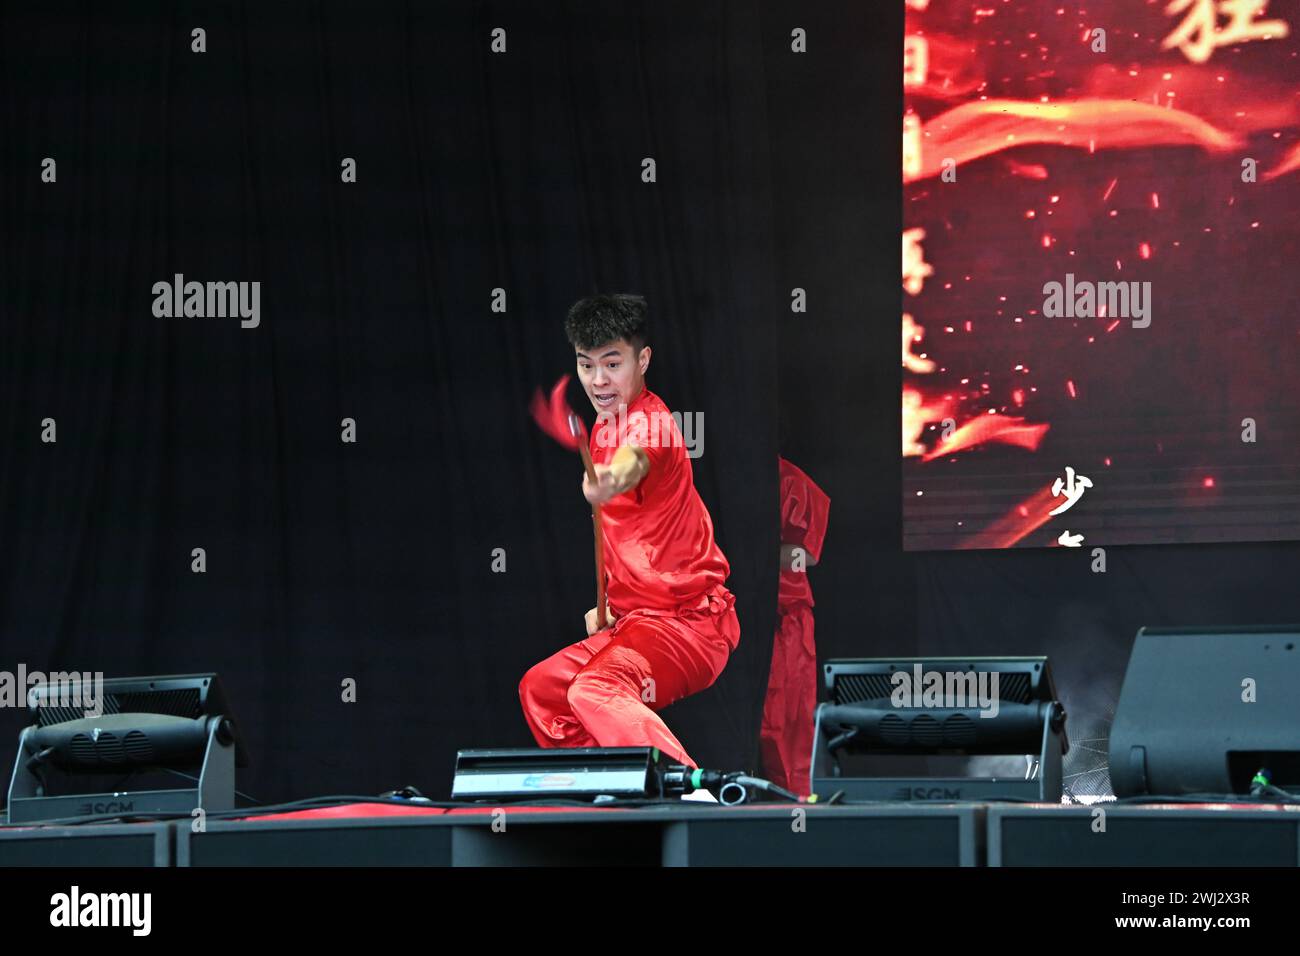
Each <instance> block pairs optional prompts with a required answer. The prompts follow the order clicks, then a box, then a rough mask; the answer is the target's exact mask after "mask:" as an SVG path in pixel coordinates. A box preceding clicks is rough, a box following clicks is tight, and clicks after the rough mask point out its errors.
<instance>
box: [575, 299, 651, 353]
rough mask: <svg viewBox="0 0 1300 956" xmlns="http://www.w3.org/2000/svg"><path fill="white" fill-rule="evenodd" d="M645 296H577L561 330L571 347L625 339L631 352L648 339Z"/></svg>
mask: <svg viewBox="0 0 1300 956" xmlns="http://www.w3.org/2000/svg"><path fill="white" fill-rule="evenodd" d="M646 311H647V307H646V302H645V298H644V297H642V296H639V295H626V294H622V293H619V294H615V295H591V296H587V298H585V299H579V300H578V301H577V302H575V303H573V306H572V307H571V308H570V309H569V315H568V317H567V318H566V319H565V320H564V334H565V335H567V336H568V337H569V341H570V342H571V343H572V344H573V346H574V347H575V348H579V349H584V350H590V349H596V348H599V347H600V346H602V345H604V344H606V343H607V342H615V341H617V340H619V339H626V340H627V341H628V342H629V343H631V345H632V353H633V354H634V355H635V354H636V353H638V352H640V351H641V350H642V349H643V348H645V346H646V344H647V343H648V342H649V340H650V336H649V328H648V321H647V319H646Z"/></svg>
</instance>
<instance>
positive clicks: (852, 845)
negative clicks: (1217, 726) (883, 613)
mask: <svg viewBox="0 0 1300 956" xmlns="http://www.w3.org/2000/svg"><path fill="white" fill-rule="evenodd" d="M196 825H197V824H196V823H194V822H192V821H190V820H188V819H186V820H178V821H173V822H156V823H154V822H148V823H145V822H141V823H113V824H94V825H85V826H76V827H70V826H50V827H40V826H31V827H12V828H3V829H0V866H40V865H53V866H193V867H207V866H284V865H290V866H388V865H396V866H546V865H565V866H573V865H579V866H582V865H591V866H652V867H653V866H941V867H942V866H961V867H1010V866H1161V867H1259V866H1273V867H1295V866H1297V865H1300V806H1297V805H1272V804H1268V805H1261V804H1255V803H1203V804H1188V803H1171V804H1140V805H1134V804H1118V803H1113V802H1110V803H1098V804H1094V805H1091V806H1079V805H1069V806H1063V805H1058V804H1005V803H1003V804H986V803H962V804H955V803H953V804H917V803H888V804H884V803H882V804H869V805H835V806H819V805H815V804H814V805H802V804H799V805H796V804H778V803H756V804H746V805H742V806H737V807H724V806H719V805H716V804H699V803H683V802H681V801H666V802H664V803H659V804H652V805H641V806H635V807H581V806H571V805H564V806H555V805H549V806H527V805H520V804H503V805H498V806H493V805H488V804H484V805H481V806H457V807H450V806H437V807H421V806H411V805H394V804H388V803H365V802H361V803H349V804H343V805H339V806H331V807H322V808H314V809H305V810H297V811H293V812H286V813H276V814H270V815H261V816H256V817H248V818H243V819H222V820H209V821H208V822H207V823H206V825H204V826H203V827H202V829H201V832H195V829H196Z"/></svg>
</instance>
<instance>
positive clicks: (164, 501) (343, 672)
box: [0, 0, 1300, 800]
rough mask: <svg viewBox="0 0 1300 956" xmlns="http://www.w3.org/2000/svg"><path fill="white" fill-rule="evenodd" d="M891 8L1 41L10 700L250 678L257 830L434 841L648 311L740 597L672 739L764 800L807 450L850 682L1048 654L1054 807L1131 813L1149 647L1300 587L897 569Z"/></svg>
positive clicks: (419, 10) (31, 20)
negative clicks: (764, 760) (130, 677)
mask: <svg viewBox="0 0 1300 956" xmlns="http://www.w3.org/2000/svg"><path fill="white" fill-rule="evenodd" d="M893 7H894V5H892V4H891V5H886V7H878V6H876V5H861V4H849V3H797V4H796V3H775V2H774V3H768V4H764V5H762V6H761V7H756V6H751V5H749V4H742V3H728V2H721V0H715V2H707V0H705V2H696V3H691V4H680V3H672V4H656V5H644V6H643V7H641V6H635V5H631V4H628V5H624V4H618V3H599V4H597V3H591V4H572V3H567V4H566V3H555V4H547V5H545V6H544V7H533V6H530V5H525V4H504V3H494V4H469V3H454V4H452V3H440V4H407V5H403V6H390V5H383V4H380V5H374V4H367V5H365V6H360V5H357V6H350V5H345V4H276V5H274V6H273V7H271V6H270V5H243V6H233V5H224V4H184V3H182V4H170V5H162V4H148V5H147V4H132V5H130V6H129V7H120V8H119V7H115V8H111V9H109V8H104V7H102V6H89V5H77V6H74V5H58V4H47V5H43V6H42V7H41V8H40V10H39V11H33V10H29V9H26V8H24V9H18V10H15V9H14V8H12V7H6V8H5V12H4V14H3V19H2V20H0V52H2V53H3V60H2V62H0V69H2V70H3V73H2V74H0V78H2V80H3V82H2V83H0V109H2V110H3V112H2V113H0V122H2V123H3V136H0V162H2V163H3V167H2V168H0V203H2V204H3V205H2V206H0V229H2V230H3V235H4V243H5V245H4V255H3V256H0V280H2V282H3V285H2V286H0V288H2V289H3V300H2V301H0V309H2V310H3V312H2V315H3V347H2V348H0V400H2V402H0V438H2V439H3V446H2V447H3V454H2V455H0V547H2V548H3V554H2V556H0V560H2V561H3V565H2V566H0V569H2V571H3V590H0V601H2V602H3V603H2V604H0V669H4V670H11V671H12V670H14V669H16V668H17V666H18V664H19V663H23V664H25V665H26V666H27V667H28V668H29V669H42V670H50V669H68V670H71V669H75V670H103V671H104V672H105V673H106V674H109V675H123V674H151V673H169V672H185V671H197V670H215V671H218V672H220V673H221V674H222V676H223V678H224V679H225V682H226V684H227V689H228V691H229V694H230V696H231V698H232V700H233V701H234V705H235V707H236V708H237V711H236V713H237V716H238V717H239V719H240V721H241V723H242V724H243V726H244V729H245V732H246V734H247V737H248V741H249V747H250V751H251V752H252V756H253V760H254V764H253V766H252V767H251V768H250V771H249V772H248V774H246V775H245V776H244V777H243V778H242V779H241V789H244V790H246V791H248V792H250V793H252V794H253V795H254V796H256V797H258V798H260V799H263V800H272V799H282V798H293V797H303V796H307V795H312V794H321V793H333V792H355V791H359V792H362V793H373V792H378V791H379V790H381V789H386V788H389V787H392V786H397V785H401V784H405V783H412V784H415V785H416V786H420V787H421V788H422V789H424V790H425V791H426V792H427V793H430V794H431V795H436V796H445V794H446V792H447V789H448V786H449V776H450V771H451V766H452V759H453V754H454V751H455V750H456V748H458V747H468V746H476V747H477V746H514V745H531V743H532V740H531V737H530V736H529V735H528V732H527V730H526V728H525V727H524V724H523V720H522V717H521V716H520V713H519V707H518V701H517V697H516V686H517V682H518V679H519V677H520V676H521V675H522V673H523V672H524V670H525V669H526V668H527V667H528V666H529V665H531V664H532V663H533V662H535V661H537V660H539V659H541V658H542V657H543V656H545V655H547V654H549V653H551V652H553V651H554V650H556V649H558V648H559V647H561V646H562V645H564V644H566V643H569V642H572V641H573V640H577V639H578V638H579V637H581V626H582V624H581V615H582V613H583V612H584V611H585V610H586V609H587V608H588V607H590V606H591V604H592V600H593V597H592V587H591V581H592V576H593V575H592V569H591V538H590V530H589V518H588V517H587V511H586V509H585V503H584V502H583V501H582V499H581V496H580V494H579V492H578V484H579V465H578V462H577V458H576V456H573V455H571V454H569V453H566V452H563V451H562V450H561V449H559V448H558V447H557V446H554V445H553V444H551V443H550V442H549V440H548V439H545V438H544V437H543V436H541V435H540V434H539V433H538V432H537V430H536V429H535V428H534V426H533V425H532V424H531V422H530V421H529V420H528V419H527V418H526V416H525V413H524V407H525V404H526V401H527V398H528V395H529V394H530V392H531V390H532V388H533V387H535V386H537V385H548V384H550V383H551V382H552V381H554V379H555V378H556V377H557V376H558V375H559V374H560V373H562V372H564V371H567V370H568V369H569V368H570V366H571V361H572V360H571V355H570V350H569V349H568V347H567V344H566V343H565V342H564V339H563V335H562V332H561V329H560V322H561V319H562V316H563V314H564V311H565V309H566V308H567V307H568V305H569V304H570V303H571V302H572V301H573V300H574V299H576V298H578V297H580V296H581V295H585V294H588V293H590V292H593V291H634V292H639V293H642V294H644V295H646V296H647V298H648V299H649V302H650V304H651V309H652V316H653V319H654V321H655V323H656V329H655V337H654V342H653V345H654V348H655V353H654V360H653V363H652V367H651V371H650V375H649V382H650V386H651V388H653V389H654V390H655V391H656V392H658V393H659V394H661V395H662V396H663V397H664V398H665V399H666V400H667V401H668V403H669V405H670V407H672V408H674V409H678V410H680V411H682V412H685V413H692V412H693V413H700V414H702V415H703V416H704V423H705V427H704V441H705V445H704V454H703V456H702V457H701V458H698V459H696V460H695V462H694V465H695V472H696V480H697V484H698V486H699V488H700V491H701V494H702V495H703V497H704V500H705V502H706V503H707V504H708V506H709V508H710V510H711V512H712V515H713V518H714V522H715V526H716V529H717V533H718V537H719V541H720V543H721V545H722V547H723V549H724V551H725V552H726V554H727V556H728V557H729V559H730V560H731V564H732V577H731V581H730V585H731V587H732V589H733V590H734V591H735V592H736V593H737V595H738V598H739V614H740V619H741V625H742V638H741V645H740V649H739V651H738V652H737V654H736V655H735V656H734V657H733V658H732V660H731V662H730V664H729V665H728V667H727V670H726V671H725V672H724V674H723V676H722V678H721V679H720V680H719V681H718V683H717V684H716V685H715V686H714V687H713V688H711V689H710V690H708V691H706V692H704V693H702V694H700V695H698V696H696V697H694V698H691V699H688V700H686V701H684V702H682V703H680V704H676V705H674V706H673V707H671V708H669V709H668V711H666V713H665V716H666V718H667V720H668V721H669V723H670V725H671V726H672V727H673V728H674V729H675V730H676V731H677V732H678V733H679V734H680V736H681V737H682V738H683V740H684V742H685V743H686V745H687V746H688V747H689V748H690V751H691V753H692V754H693V755H694V756H695V757H696V758H697V759H698V760H700V761H701V762H702V763H704V764H706V765H710V766H720V767H726V768H731V767H740V766H743V767H750V768H755V767H756V766H757V735H758V727H759V714H760V708H761V694H762V690H763V686H764V684H765V681H766V678H767V672H768V661H769V655H770V653H771V635H772V629H773V625H774V622H775V608H774V604H775V592H776V562H775V555H776V550H777V541H778V536H777V521H776V519H777V487H776V467H775V459H776V454H777V450H778V439H777V424H776V423H777V417H778V411H779V412H780V413H781V415H783V417H784V418H785V419H786V420H787V422H788V423H789V428H788V432H789V434H788V436H787V438H786V440H785V441H784V442H782V443H781V450H782V451H783V453H784V454H786V456H787V457H789V458H790V459H791V460H792V461H794V462H795V463H796V464H798V465H799V466H800V467H801V468H803V469H805V470H806V471H807V472H808V473H809V474H810V475H811V476H812V477H813V478H814V479H815V480H816V481H818V483H819V484H821V486H822V487H823V488H824V489H825V490H826V491H827V493H828V494H829V495H830V496H831V499H832V504H831V515H830V529H829V534H828V536H827V539H826V545H825V549H824V552H823V555H822V560H821V563H820V564H819V565H818V566H817V567H816V568H814V569H813V570H812V571H811V579H812V585H813V589H814V592H815V595H816V599H817V610H816V614H817V642H818V650H819V656H820V657H821V658H823V659H825V658H827V657H837V656H885V655H907V654H913V653H927V654H955V655H975V654H1041V653H1046V654H1049V655H1051V656H1052V658H1053V662H1054V664H1055V666H1056V676H1057V682H1058V686H1059V687H1060V689H1061V691H1062V694H1063V696H1064V698H1065V701H1066V705H1067V707H1068V708H1069V710H1070V714H1071V717H1070V721H1071V737H1072V739H1073V740H1074V742H1075V750H1074V751H1073V752H1072V754H1071V758H1070V761H1071V765H1070V766H1068V767H1067V773H1071V774H1073V775H1074V776H1072V777H1071V778H1070V779H1069V780H1068V781H1067V782H1068V783H1070V784H1071V785H1072V786H1073V787H1075V788H1076V790H1077V791H1078V792H1081V793H1087V792H1094V791H1096V790H1098V789H1102V788H1104V787H1105V785H1106V780H1105V774H1104V753H1105V740H1104V736H1105V731H1106V727H1107V724H1108V721H1109V717H1110V713H1111V711H1112V709H1113V705H1114V699H1115V695H1116V693H1117V691H1118V686H1119V681H1120V677H1121V676H1122V670H1123V666H1124V663H1125V661H1126V659H1127V654H1128V649H1129V646H1130V645H1131V642H1132V638H1133V634H1134V632H1135V631H1136V629H1137V628H1138V627H1140V626H1142V625H1144V624H1145V625H1178V624H1193V623H1196V624H1200V623H1242V624H1248V623H1274V622H1286V621H1295V620H1297V619H1300V613H1297V606H1296V602H1297V597H1296V594H1297V589H1296V588H1295V585H1294V582H1295V580H1297V578H1298V577H1300V574H1298V572H1300V546H1298V545H1297V544H1295V543H1290V542H1285V543H1275V544H1260V545H1219V546H1187V547H1181V546H1178V547H1175V546H1171V547H1152V548H1139V547H1126V548H1110V549H1108V554H1107V570H1106V573H1104V574H1099V573H1094V572H1093V571H1092V569H1091V566H1092V557H1091V552H1090V549H1087V548H1084V549H1080V550H1079V551H1077V552H1075V551H1068V552H1067V551H1064V550H1052V551H1047V550H1031V551H1009V552H972V553H938V554H926V553H911V554H904V553H903V552H902V550H901V537H902V535H901V522H900V519H899V508H898V502H899V500H900V488H901V486H900V480H899V479H900V468H899V392H900V384H901V376H900V370H899V359H898V355H899V338H898V329H899V324H898V323H899V320H900V311H901V304H902V292H901V289H900V286H899V248H900V233H901V229H902V228H903V225H904V222H905V211H904V210H903V209H902V204H901V195H902V192H901V187H900V185H899V179H900V175H899V155H900V147H901V129H900V119H899V117H900V115H901V106H902V95H901V69H902V57H901V50H900V43H899V39H900V36H901V33H902V12H903V8H902V4H901V3H899V4H897V9H893ZM196 26H202V27H204V28H205V29H206V30H207V42H208V52H207V53H205V54H195V53H191V52H190V42H191V41H190V30H191V29H193V28H194V27H196ZM495 27H502V28H503V29H505V30H506V40H507V51H508V52H507V53H506V54H504V55H493V54H491V53H490V51H489V41H490V31H491V30H492V29H493V28H495ZM795 29H802V30H804V31H806V34H807V43H808V52H807V53H804V54H796V53H793V52H792V51H791V31H792V30H795ZM46 156H50V157H53V158H55V159H56V160H57V162H58V167H57V168H58V181H57V183H56V184H48V185H47V184H42V183H41V182H40V164H41V160H42V159H43V158H44V157H46ZM647 156H649V157H653V158H655V159H656V161H657V163H658V182H657V183H654V184H646V183H643V182H641V179H640V173H641V165H640V164H641V160H642V159H643V158H644V157H647ZM344 157H354V158H355V159H356V160H357V164H358V182H357V183H356V184H346V185H345V184H343V183H341V182H340V178H339V173H340V162H341V161H342V159H343V158H344ZM175 272H183V273H185V275H186V276H187V277H188V278H192V279H198V280H202V281H207V280H214V281H216V280H234V281H239V280H243V281H253V280H256V281H260V282H261V283H262V324H261V326H260V327H259V328H257V329H241V328H240V327H239V322H238V320H237V319H198V318H189V319H186V318H172V319H157V318H155V317H154V316H153V314H152V311H151V307H152V301H153V297H152V293H151V287H152V284H153V283H154V282H156V281H160V280H161V281H166V280H170V278H171V276H172V275H173V273H175ZM496 288H501V289H504V290H505V294H506V297H507V299H506V301H507V311H506V312H504V313H496V312H493V311H492V310H491V302H492V290H493V289H496ZM795 288H801V289H804V290H805V291H806V293H807V296H808V311H807V312H806V313H800V314H794V313H792V312H791V311H790V301H791V290H793V289H795ZM579 399H580V396H579V395H578V394H577V393H576V390H575V392H574V393H573V395H572V400H573V401H574V403H575V407H580V408H582V409H583V411H584V412H587V409H586V408H585V407H583V406H580V405H578V404H577V403H578V402H579ZM587 414H588V415H589V414H590V413H589V412H587ZM345 417H349V418H354V419H355V420H356V423H357V438H358V440H357V442H356V443H355V444H344V443H342V442H341V441H340V431H341V426H340V421H341V419H343V418H345ZM45 418H53V419H55V420H56V421H57V429H58V432H57V434H58V441H57V443H56V444H44V443H42V442H41V440H40V436H41V421H42V419H45ZM196 547H202V548H205V549H206V552H207V561H208V569H207V572H206V573H205V574H194V573H192V572H191V571H190V562H191V556H190V554H191V550H192V549H193V548H196ZM495 548H503V549H505V553H506V562H507V565H506V567H507V570H506V572H505V573H503V574H494V573H493V572H492V570H491V564H492V552H493V549H495ZM345 678H353V679H355V680H356V681H357V695H358V699H357V702H356V703H353V704H345V703H343V702H342V700H341V694H342V689H341V683H342V681H343V680H344V679H345ZM23 717H24V715H23V713H22V712H20V711H17V710H12V709H0V741H4V740H8V741H12V742H16V737H17V732H18V729H19V727H20V726H21V725H22V723H23ZM11 746H12V745H11ZM0 753H3V749H2V745H0ZM10 753H12V751H10ZM4 759H5V762H6V764H7V761H8V758H7V757H6V758H4Z"/></svg>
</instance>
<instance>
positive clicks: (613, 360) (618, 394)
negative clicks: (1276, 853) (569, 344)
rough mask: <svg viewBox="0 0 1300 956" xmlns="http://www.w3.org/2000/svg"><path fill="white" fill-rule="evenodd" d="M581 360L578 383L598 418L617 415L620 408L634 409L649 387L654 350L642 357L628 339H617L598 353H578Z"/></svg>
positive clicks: (581, 350) (589, 350)
mask: <svg viewBox="0 0 1300 956" xmlns="http://www.w3.org/2000/svg"><path fill="white" fill-rule="evenodd" d="M577 360H578V380H579V381H580V382H582V388H583V391H585V392H586V393H587V397H588V398H589V399H591V404H592V406H593V407H594V408H595V409H596V412H597V414H599V413H601V412H609V413H611V414H614V413H617V411H618V407H619V406H620V405H631V404H632V399H634V398H636V397H637V395H639V394H641V389H643V388H644V387H645V372H646V369H647V368H649V367H650V347H649V346H648V345H647V346H645V347H643V348H642V349H641V351H640V353H639V354H638V353H636V352H635V350H634V349H633V348H632V344H631V343H630V342H628V341H627V339H616V340H615V341H613V342H606V343H605V344H604V345H601V346H599V347H597V348H594V349H577Z"/></svg>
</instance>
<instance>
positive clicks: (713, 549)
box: [519, 295, 740, 767]
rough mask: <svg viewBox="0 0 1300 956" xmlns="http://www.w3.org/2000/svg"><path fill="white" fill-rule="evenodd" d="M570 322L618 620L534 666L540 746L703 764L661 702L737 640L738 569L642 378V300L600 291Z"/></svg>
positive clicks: (531, 694)
mask: <svg viewBox="0 0 1300 956" xmlns="http://www.w3.org/2000/svg"><path fill="white" fill-rule="evenodd" d="M564 328H565V332H566V334H567V335H568V337H569V341H570V342H571V343H572V344H573V347H574V350H575V353H576V358H577V364H578V378H579V380H580V381H581V382H582V386H583V389H584V390H585V391H586V393H587V397H588V398H589V399H590V400H591V404H592V405H593V407H595V409H596V412H597V424H596V427H595V428H593V429H592V432H591V438H590V448H591V456H592V460H593V462H594V463H595V469H596V475H597V478H598V482H597V483H596V484H595V485H592V484H591V483H590V482H589V481H588V480H587V476H586V474H585V472H584V474H583V479H582V493H583V495H584V496H585V497H586V499H587V500H588V501H589V502H591V503H592V504H593V505H596V504H598V505H600V506H601V520H602V523H603V527H604V535H605V551H604V554H605V572H606V579H607V580H606V600H607V605H608V611H609V613H608V614H607V618H608V619H612V621H613V623H612V624H609V625H608V626H606V627H605V628H604V629H601V630H597V627H596V609H595V608H592V609H591V610H590V611H588V612H587V618H586V626H587V627H586V629H587V638H586V640H582V641H578V642H577V643H576V644H572V645H570V646H569V647H566V648H564V649H563V650H561V651H559V652H557V653H556V654H553V655H552V656H550V657H548V658H547V659H546V660H544V661H542V662H541V663H540V664H536V665H534V666H533V667H532V668H530V669H529V671H528V673H526V674H525V675H524V677H523V680H522V681H520V683H519V700H520V702H521V703H522V705H523V710H524V717H525V718H526V719H527V721H528V727H529V729H530V730H531V731H532V733H533V736H534V737H535V738H536V739H537V743H538V744H539V745H540V746H542V747H631V746H651V747H658V748H659V749H660V750H661V751H662V752H663V753H664V754H665V755H667V756H668V757H670V758H671V759H673V760H676V761H678V762H680V763H683V764H686V765H687V766H690V767H697V766H699V765H698V764H697V763H695V761H694V760H692V759H691V757H690V755H689V754H688V753H687V752H686V749H685V748H684V747H683V746H682V744H681V742H680V741H678V739H677V738H676V737H675V736H673V733H672V731H671V730H669V729H668V725H667V724H665V723H664V722H663V720H662V719H660V717H659V715H658V714H657V713H656V711H659V710H662V709H663V708H665V707H667V706H668V705H669V704H671V703H673V702H674V701H677V700H680V699H681V698H683V697H686V696H687V695H689V694H694V693H695V692H696V691H701V690H704V689H705V688H706V687H709V686H710V685H711V684H712V683H713V682H714V681H715V680H716V679H717V677H718V675H719V674H720V673H722V668H723V667H724V666H725V665H726V663H727V658H728V657H729V656H730V655H731V652H732V651H733V650H734V649H735V647H736V645H737V644H739V642H740V622H739V620H738V619H737V618H736V611H735V607H734V604H735V598H734V596H733V595H732V593H731V592H730V591H729V590H727V588H726V587H725V581H726V579H727V575H728V574H730V572H731V567H730V565H729V564H728V563H727V559H726V557H725V556H724V555H723V553H722V551H721V550H719V548H718V546H717V544H716V543H715V542H714V540H713V522H712V520H711V519H710V518H709V512H708V510H707V509H706V508H705V507H704V502H702V501H701V500H700V496H699V493H698V492H697V491H696V490H695V483H694V478H693V472H692V469H691V460H690V458H688V457H687V455H686V445H685V442H684V441H683V439H682V435H681V431H680V429H679V427H678V425H677V422H676V421H674V420H673V418H672V416H671V413H670V412H669V411H668V407H667V406H666V405H665V404H664V403H663V401H661V400H660V398H659V396H657V395H655V394H654V393H653V392H651V391H650V390H649V389H647V388H646V387H645V373H646V370H647V369H648V368H649V367H650V347H649V346H648V345H647V344H646V340H647V336H646V331H647V330H646V303H645V299H643V298H641V297H640V296H631V295H598V296H592V297H590V298H587V299H582V300H581V301H579V302H577V303H576V304H575V305H574V306H573V308H571V309H570V310H569V315H568V318H567V319H566V320H565V323H564Z"/></svg>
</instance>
